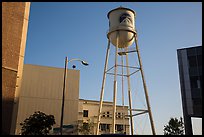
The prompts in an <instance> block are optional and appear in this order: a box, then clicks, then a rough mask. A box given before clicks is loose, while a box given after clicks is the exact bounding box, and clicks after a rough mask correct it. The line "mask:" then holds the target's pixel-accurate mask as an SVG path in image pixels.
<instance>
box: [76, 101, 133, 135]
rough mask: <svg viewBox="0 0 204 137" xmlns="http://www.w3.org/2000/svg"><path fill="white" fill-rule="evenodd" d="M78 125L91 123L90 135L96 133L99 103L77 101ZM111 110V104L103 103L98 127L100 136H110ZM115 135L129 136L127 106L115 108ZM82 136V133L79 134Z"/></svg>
mask: <svg viewBox="0 0 204 137" xmlns="http://www.w3.org/2000/svg"><path fill="white" fill-rule="evenodd" d="M78 109H79V115H78V121H79V123H81V124H82V123H84V124H85V123H89V122H90V123H91V124H92V125H93V128H91V134H95V133H96V126H97V115H98V109H99V101H95V100H85V99H79V108H78ZM112 109H113V102H108V101H104V103H103V109H102V114H101V122H100V127H99V135H100V134H110V133H111V131H112ZM116 112H117V114H116V125H115V129H116V134H127V135H129V118H128V117H127V115H128V107H127V106H119V105H117V106H116ZM79 134H83V133H79Z"/></svg>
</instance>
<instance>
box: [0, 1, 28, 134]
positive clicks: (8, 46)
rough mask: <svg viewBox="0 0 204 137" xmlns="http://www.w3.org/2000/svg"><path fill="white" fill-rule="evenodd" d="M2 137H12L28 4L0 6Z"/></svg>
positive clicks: (7, 3)
mask: <svg viewBox="0 0 204 137" xmlns="http://www.w3.org/2000/svg"><path fill="white" fill-rule="evenodd" d="M1 4H2V134H14V132H15V126H14V125H15V124H14V123H15V122H16V117H17V115H16V114H17V113H16V111H17V109H18V97H19V89H20V86H21V79H22V71H23V62H24V53H25V47H26V38H27V29H28V20H29V13H30V2H2V3H1Z"/></svg>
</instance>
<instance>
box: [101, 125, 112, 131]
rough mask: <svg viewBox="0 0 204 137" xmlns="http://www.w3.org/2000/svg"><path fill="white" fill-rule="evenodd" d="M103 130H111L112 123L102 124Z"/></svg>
mask: <svg viewBox="0 0 204 137" xmlns="http://www.w3.org/2000/svg"><path fill="white" fill-rule="evenodd" d="M100 129H101V131H108V130H110V124H100Z"/></svg>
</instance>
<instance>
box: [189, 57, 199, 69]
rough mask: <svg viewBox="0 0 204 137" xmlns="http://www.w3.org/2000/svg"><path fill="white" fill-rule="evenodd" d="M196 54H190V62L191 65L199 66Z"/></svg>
mask: <svg viewBox="0 0 204 137" xmlns="http://www.w3.org/2000/svg"><path fill="white" fill-rule="evenodd" d="M196 62H197V60H196V56H188V64H189V67H196V66H197V63H196Z"/></svg>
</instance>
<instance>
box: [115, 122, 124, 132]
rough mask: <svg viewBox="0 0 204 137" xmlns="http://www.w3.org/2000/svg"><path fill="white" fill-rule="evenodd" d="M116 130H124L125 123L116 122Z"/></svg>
mask: <svg viewBox="0 0 204 137" xmlns="http://www.w3.org/2000/svg"><path fill="white" fill-rule="evenodd" d="M115 130H116V131H123V125H120V124H116V125H115Z"/></svg>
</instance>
